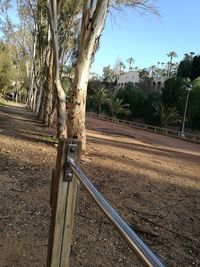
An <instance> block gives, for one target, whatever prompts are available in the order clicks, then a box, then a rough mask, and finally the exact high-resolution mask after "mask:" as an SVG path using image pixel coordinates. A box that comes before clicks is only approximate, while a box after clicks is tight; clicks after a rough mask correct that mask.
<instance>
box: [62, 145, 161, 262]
mask: <svg viewBox="0 0 200 267" xmlns="http://www.w3.org/2000/svg"><path fill="white" fill-rule="evenodd" d="M70 146H71V147H70ZM75 146H76V145H74V144H72V145H70V144H69V150H70V151H71V152H72V151H73V150H75ZM67 163H68V164H69V166H70V168H71V170H72V172H73V173H74V174H75V176H76V177H77V178H78V180H79V181H80V182H81V184H83V186H84V187H85V188H86V190H87V191H88V192H89V194H90V195H91V196H92V198H93V199H94V200H95V202H96V203H97V204H98V206H99V207H100V208H101V210H102V211H103V212H104V213H105V215H106V216H107V217H108V218H109V219H110V221H111V222H112V223H113V225H114V226H115V227H116V229H117V230H118V231H119V233H120V234H121V236H122V237H123V238H124V240H125V241H126V242H127V243H128V245H129V247H130V248H131V249H132V251H133V252H134V253H135V255H136V256H137V257H138V259H139V260H140V261H141V262H142V263H143V264H144V266H151V267H157V266H159V267H161V266H164V264H163V263H162V262H161V261H160V260H159V258H158V257H157V256H156V255H155V254H154V253H153V252H152V251H151V250H150V249H149V248H148V247H147V246H146V245H145V243H144V242H143V241H142V240H141V239H140V238H139V237H138V236H137V234H136V233H135V232H134V231H133V230H132V229H131V228H130V227H129V226H128V225H127V224H126V222H125V221H124V220H123V219H122V218H121V217H120V215H119V214H118V213H117V212H116V211H115V209H114V208H113V207H112V206H111V205H110V204H109V202H108V201H107V200H106V199H105V198H104V197H103V195H102V194H101V193H100V192H99V191H98V190H97V189H96V188H95V187H94V185H93V184H92V183H91V182H90V180H89V179H88V177H87V176H86V175H85V174H84V173H83V172H82V171H81V169H80V167H79V166H77V164H76V162H75V160H74V157H73V153H68V156H67ZM68 176H70V175H69V173H68Z"/></svg>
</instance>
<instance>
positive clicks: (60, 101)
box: [48, 0, 67, 138]
mask: <svg viewBox="0 0 200 267" xmlns="http://www.w3.org/2000/svg"><path fill="white" fill-rule="evenodd" d="M48 11H49V23H50V28H51V33H52V39H53V42H52V43H53V55H54V69H55V80H54V84H55V88H56V92H57V137H58V138H61V137H67V112H66V94H65V92H64V90H63V88H62V85H61V81H60V76H59V51H58V49H59V47H58V8H57V0H52V5H51V3H50V2H49V4H48Z"/></svg>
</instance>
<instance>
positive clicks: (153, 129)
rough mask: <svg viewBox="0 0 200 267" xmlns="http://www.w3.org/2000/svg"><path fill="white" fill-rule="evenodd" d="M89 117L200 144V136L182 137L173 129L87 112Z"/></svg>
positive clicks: (187, 135) (188, 134)
mask: <svg viewBox="0 0 200 267" xmlns="http://www.w3.org/2000/svg"><path fill="white" fill-rule="evenodd" d="M87 116H89V117H93V118H98V119H100V120H105V121H110V122H113V123H117V124H123V125H127V126H129V127H133V128H137V129H142V130H145V131H149V132H154V133H158V134H163V135H167V136H171V137H175V138H179V139H184V140H187V141H191V142H195V143H199V144H200V135H197V134H190V133H185V137H181V134H180V132H179V131H175V130H172V129H167V128H162V127H158V126H152V125H148V124H144V123H137V122H133V121H127V120H121V119H117V118H112V117H107V116H103V115H99V116H97V115H96V114H95V113H92V112H87Z"/></svg>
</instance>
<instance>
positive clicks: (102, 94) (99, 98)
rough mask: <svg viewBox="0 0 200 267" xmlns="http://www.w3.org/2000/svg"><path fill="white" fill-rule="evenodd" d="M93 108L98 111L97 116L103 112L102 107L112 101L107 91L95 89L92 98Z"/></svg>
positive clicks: (101, 88)
mask: <svg viewBox="0 0 200 267" xmlns="http://www.w3.org/2000/svg"><path fill="white" fill-rule="evenodd" d="M91 100H92V102H93V106H94V108H95V110H96V113H97V115H98V116H99V113H100V112H101V106H102V105H103V104H105V103H106V102H108V101H110V95H109V92H108V90H107V89H105V88H103V87H100V88H98V89H93V95H92V96H91Z"/></svg>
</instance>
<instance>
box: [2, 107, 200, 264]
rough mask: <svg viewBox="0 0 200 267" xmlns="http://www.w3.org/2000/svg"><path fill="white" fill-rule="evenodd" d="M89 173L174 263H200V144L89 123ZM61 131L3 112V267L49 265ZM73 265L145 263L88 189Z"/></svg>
mask: <svg viewBox="0 0 200 267" xmlns="http://www.w3.org/2000/svg"><path fill="white" fill-rule="evenodd" d="M87 128H88V153H87V155H86V157H84V158H83V159H82V163H81V165H82V168H83V169H84V170H85V172H86V173H87V174H88V176H89V177H90V178H91V180H92V181H93V182H94V184H95V185H96V187H97V188H98V189H99V190H100V191H101V192H102V193H103V194H104V195H105V196H106V198H107V199H108V200H109V201H110V202H111V203H112V204H113V206H114V207H115V208H116V209H117V210H118V211H119V213H120V214H121V215H122V216H123V218H124V219H125V220H126V221H127V222H128V223H129V224H130V225H132V226H134V228H135V230H136V231H137V232H138V234H139V235H140V236H141V238H142V239H143V240H144V241H145V242H146V243H147V244H148V245H149V246H150V247H151V248H152V249H153V250H154V251H155V252H156V253H158V254H159V255H160V257H161V258H162V260H163V261H165V262H166V264H167V266H200V256H199V248H200V228H199V221H200V196H199V191H200V145H197V144H194V143H189V142H185V141H182V140H177V139H173V138H170V137H165V136H162V135H158V134H153V133H148V132H144V131H141V130H136V129H132V128H128V127H124V126H119V125H115V124H112V123H108V122H103V121H100V120H96V119H91V118H88V120H87ZM54 134H55V131H54V129H47V128H45V127H44V126H43V125H42V124H41V123H40V122H38V121H37V120H36V117H35V115H34V114H33V113H31V112H28V111H25V110H24V108H22V107H21V106H12V107H6V106H1V107H0V152H1V153H0V182H1V189H0V197H1V215H0V232H1V243H0V246H1V250H0V266H2V267H6V266H9V267H10V266H20V267H25V266H34V267H36V266H38V267H39V266H45V260H46V252H47V240H48V228H49V220H50V207H49V192H50V191H49V190H50V182H51V169H52V168H53V167H54V164H55V157H56V147H55V146H54V143H53V142H52V141H53V138H52V135H54ZM75 225H76V226H75V233H76V234H75V240H74V244H73V248H72V257H71V266H76V267H79V266H84V267H90V266H91V267H92V266H95V267H96V266H117V267H118V266H127V267H128V266H140V264H139V263H138V262H137V260H136V259H135V258H134V257H133V256H132V254H131V253H130V251H129V250H128V248H127V246H126V244H124V243H123V242H122V241H121V238H120V237H119V236H118V233H116V232H115V230H113V228H112V226H111V225H110V223H109V222H108V221H107V220H106V219H105V217H104V216H103V214H101V212H100V211H99V209H98V208H97V207H96V206H95V204H94V203H93V202H92V201H91V199H90V197H89V196H88V195H87V193H86V192H85V191H84V189H82V190H81V193H80V205H79V210H78V213H77V216H76V224H75Z"/></svg>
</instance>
